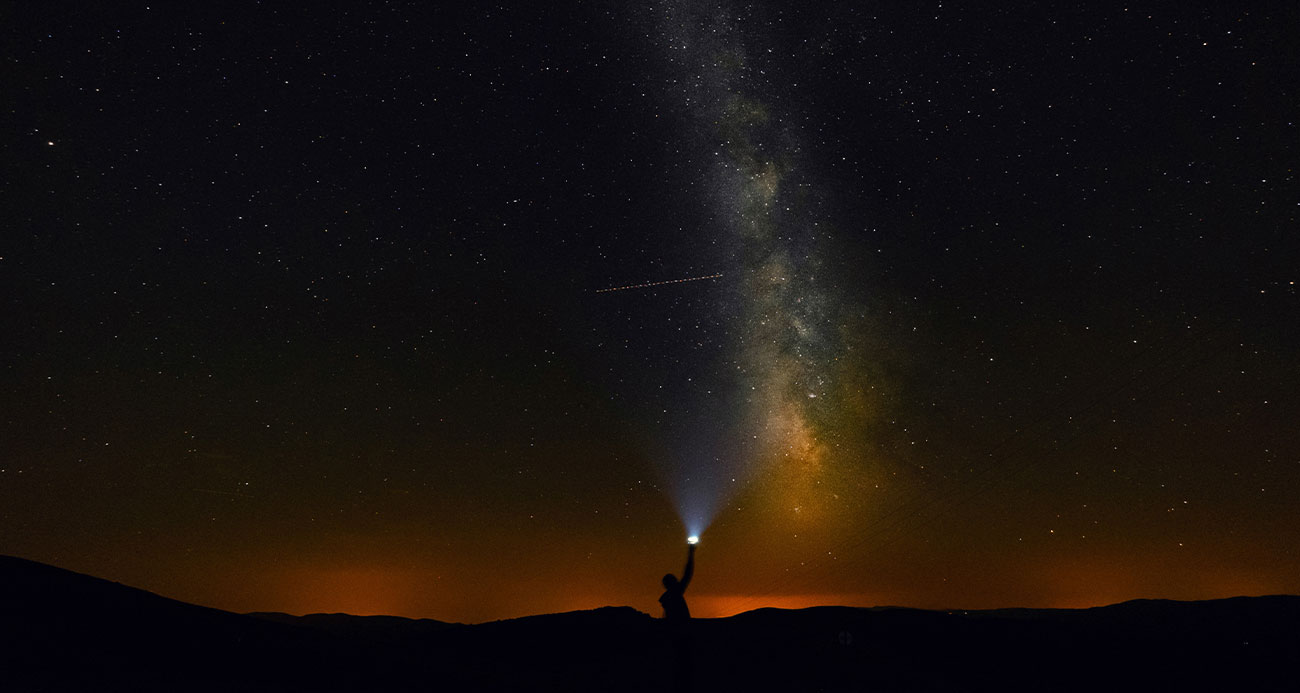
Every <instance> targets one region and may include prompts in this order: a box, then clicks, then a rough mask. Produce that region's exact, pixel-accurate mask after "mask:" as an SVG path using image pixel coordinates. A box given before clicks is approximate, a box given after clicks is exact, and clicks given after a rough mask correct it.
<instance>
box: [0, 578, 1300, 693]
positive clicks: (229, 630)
mask: <svg viewBox="0 0 1300 693" xmlns="http://www.w3.org/2000/svg"><path fill="white" fill-rule="evenodd" d="M0 588H2V589H3V592H0V594H3V596H2V597H0V615H2V616H3V618H2V619H0V623H3V629H2V631H0V632H2V637H3V641H2V642H0V645H3V650H2V651H3V654H0V663H2V664H3V666H2V667H0V671H2V672H3V675H2V676H3V680H0V688H2V689H3V690H11V691H42V690H51V691H53V690H189V691H196V690H197V691H206V690H212V691H216V690H222V691H226V690H245V691H247V690H266V691H270V690H304V691H306V690H312V691H319V690H532V691H536V690H602V691H627V690H634V691H650V690H670V689H671V688H672V671H673V667H674V657H675V655H674V653H673V650H672V648H671V646H670V643H669V641H668V637H667V633H666V632H665V631H664V630H663V629H662V627H661V626H662V625H663V624H662V623H660V622H659V621H657V620H656V619H654V618H652V617H650V616H648V615H646V614H643V613H640V612H638V611H636V610H634V609H631V608H627V607H607V608H602V609H597V610H594V611H583V612H572V613H565V614H549V615H544V616H533V617H528V618H520V619H513V620H509V621H498V622H493V623H485V624H480V625H462V624H451V623H442V622H439V621H432V620H411V619H403V618H396V617H356V616H348V615H343V614H333V615H325V614H316V615H311V616H303V617H295V616H289V615H285V614H247V615H244V614H234V613H229V612H224V611H219V610H216V609H208V608H204V607H199V606H194V605H191V604H185V603H182V602H178V601H174V600H170V599H166V598H163V597H159V596H157V595H154V594H151V593H148V592H144V591H141V590H136V589H133V588H130V587H126V586H123V585H120V584H117V583H112V582H108V581H105V580H100V579H97V578H92V577H88V576H84V575H79V574H76V573H72V572H68V571H65V570H61V569H58V568H54V567H51V566H47V565H43V564H39V563H34V562H30V561H26V560H23V559H18V558H11V557H0ZM692 625H693V632H692V633H691V637H692V639H693V651H694V659H695V670H694V672H693V673H694V676H693V679H694V680H693V685H694V688H695V690H702V691H706V690H779V691H910V690H937V691H962V690H999V691H1007V690H1058V691H1059V690H1109V691H1116V690H1148V691H1149V690H1206V691H1209V690H1216V691H1223V690H1252V691H1284V690H1286V691H1290V690H1295V689H1294V686H1295V683H1296V680H1297V674H1296V672H1297V670H1298V668H1297V665H1298V664H1300V661H1298V659H1300V656H1298V655H1297V653H1300V597H1295V596H1271V597H1240V598H1234V599H1220V600H1214V601H1205V602H1171V601H1158V600H1155V601H1148V600H1143V601H1132V602H1125V603H1123V604H1116V605H1113V606H1107V607H1100V608H1095V609H1079V610H1042V609H1006V610H996V611H955V612H937V611H921V610H916V609H903V608H876V609H857V608H847V607H819V608H812V609H802V610H797V611H786V610H777V609H760V610H757V611H752V612H748V613H744V614H740V615H738V616H734V617H731V618H724V619H703V620H697V621H695V622H694V623H693V624H692Z"/></svg>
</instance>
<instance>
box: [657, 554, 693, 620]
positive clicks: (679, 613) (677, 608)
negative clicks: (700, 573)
mask: <svg viewBox="0 0 1300 693" xmlns="http://www.w3.org/2000/svg"><path fill="white" fill-rule="evenodd" d="M687 546H688V547H689V548H687V549H686V569H685V570H683V571H682V579H681V580H678V579H677V576H676V575H673V574H672V573H668V574H667V575H665V576H664V594H663V596H662V597H660V598H659V603H660V604H663V606H664V618H666V619H668V620H669V621H688V620H690V618H691V610H690V609H688V608H687V607H686V597H685V593H686V587H687V585H690V584H691V576H692V575H694V574H695V544H688V545H687Z"/></svg>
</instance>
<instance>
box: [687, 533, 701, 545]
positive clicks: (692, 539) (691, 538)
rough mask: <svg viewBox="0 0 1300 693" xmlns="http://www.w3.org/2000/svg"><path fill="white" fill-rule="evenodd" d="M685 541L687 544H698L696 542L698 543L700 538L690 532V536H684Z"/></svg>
mask: <svg viewBox="0 0 1300 693" xmlns="http://www.w3.org/2000/svg"><path fill="white" fill-rule="evenodd" d="M686 543H687V544H698V543H700V538H699V537H697V536H695V535H694V534H692V535H691V536H689V537H686Z"/></svg>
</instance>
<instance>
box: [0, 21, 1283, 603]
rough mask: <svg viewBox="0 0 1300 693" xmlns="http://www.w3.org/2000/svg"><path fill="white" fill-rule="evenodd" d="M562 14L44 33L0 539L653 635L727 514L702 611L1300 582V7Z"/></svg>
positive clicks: (1220, 591)
mask: <svg viewBox="0 0 1300 693" xmlns="http://www.w3.org/2000/svg"><path fill="white" fill-rule="evenodd" d="M444 5H446V6H444ZM451 5H455V6H451ZM516 5H518V6H513V7H512V6H499V5H490V4H478V3H454V4H453V3H389V2H357V3H341V4H337V5H333V6H330V7H328V8H326V7H324V6H316V5H312V4H308V5H306V6H302V7H299V6H289V5H279V4H274V3H242V4H230V5H226V4H222V3H205V4H202V5H201V6H197V5H195V6H191V5H185V6H168V5H162V4H159V5H149V4H142V3H128V2H123V3H99V4H90V5H86V4H78V5H76V6H75V7H72V6H69V7H65V8H60V7H58V6H47V5H42V6H40V7H39V8H38V7H36V6H27V5H22V4H18V3H8V4H5V5H3V6H0V25H2V26H3V27H4V28H3V32H4V34H5V38H4V42H3V44H4V46H5V48H4V49H3V58H4V71H3V73H0V74H2V76H0V80H3V84H4V87H5V89H4V91H5V93H6V94H7V95H8V97H9V98H7V99H6V100H5V106H4V112H5V119H4V120H5V122H6V126H5V130H6V131H7V134H6V136H5V137H4V139H3V140H0V151H3V162H4V164H3V165H4V172H5V175H4V176H3V177H0V218H3V220H4V221H3V232H2V233H0V301H3V308H2V309H0V354H2V356H3V360H2V361H0V363H2V364H3V370H2V371H0V373H2V379H0V391H2V392H3V397H0V553H6V554H12V555H18V556H22V557H25V558H30V559H34V560H39V561H44V562H48V563H52V564H55V565H58V566H61V567H65V568H69V569H72V570H77V571H80V572H86V573H90V574H93V575H97V576H100V577H105V578H109V579H112V580H117V581H120V582H124V583H127V584H130V585H133V586H138V587H142V588H145V589H149V590H152V591H155V592H158V593H160V594H163V595H165V596H169V597H174V598H177V599H183V600H186V601H191V602H195V603H199V604H204V605H208V606H214V607H219V608H223V609H230V610H235V611H253V610H265V611H287V612H292V613H307V612H319V611H330V612H333V611H347V612H351V613H358V614H378V613H383V614H394V615H402V616H412V617H429V618H437V619H441V620H452V621H463V622H481V621H487V620H493V619H499V618H507V617H513V616H521V615H527V614H537V613H546V612H555V611H563V610H571V609H584V608H594V607H597V606H603V605H622V604H627V605H631V606H634V607H636V608H638V609H641V610H642V611H646V612H648V613H653V614H658V606H657V604H656V598H657V597H658V594H659V591H660V586H659V578H660V577H661V576H662V575H663V574H664V573H665V572H668V571H680V569H681V563H682V561H683V559H684V556H683V553H684V552H683V551H682V548H683V537H684V536H685V534H686V532H687V531H688V529H689V530H690V531H702V532H703V535H702V542H701V548H700V550H699V552H698V559H697V572H696V578H695V581H694V582H693V584H692V586H691V590H690V592H689V593H688V595H687V596H688V598H689V601H690V603H691V608H692V611H693V613H694V614H695V615H697V616H722V615H728V614H732V613H736V612H739V611H742V610H746V609H752V608H758V607H763V606H784V607H797V606H808V605H813V604H849V605H863V606H870V605H886V604H892V605H905V606H916V607H924V608H987V607H1003V606H1046V607H1067V606H1068V607H1077V606H1092V605H1099V604H1106V603H1112V602H1116V601H1121V600H1125V599H1132V598H1141V597H1147V598H1174V599H1203V598H1214V597H1225V596H1234V595H1243V594H1251V595H1253V594H1272V593H1284V592H1285V593H1298V592H1300V553H1298V552H1297V551H1296V549H1295V548H1294V547H1296V546H1300V500H1297V499H1300V426H1297V425H1296V424H1297V422H1298V421H1300V401H1297V398H1296V397H1297V395H1296V393H1297V392H1300V327H1297V325H1298V324H1300V321H1298V320H1297V318H1298V317H1300V296H1298V295H1297V290H1296V286H1295V281H1296V280H1297V279H1300V270H1297V267H1300V242H1298V241H1297V223H1296V222H1297V213H1298V212H1300V187H1298V186H1297V180H1296V171H1295V162H1296V161H1297V160H1300V137H1298V133H1297V127H1296V108H1295V104H1296V103H1297V102H1298V101H1300V65H1298V64H1297V59H1296V57H1295V51H1294V49H1293V45H1294V41H1293V37H1294V34H1295V31H1296V30H1297V29H1298V28H1300V9H1297V8H1296V7H1295V6H1293V5H1292V4H1289V3H1276V4H1270V3H1264V4H1260V5H1258V6H1256V7H1255V8H1253V9H1249V10H1244V9H1239V8H1235V7H1230V6H1228V5H1230V4H1224V3H1208V2H1205V3H1202V2H1181V3H1147V4H1138V5H1130V6H1128V7H1127V8H1125V7H1118V6H1102V5H1101V4H1095V3H1094V4H1086V3H1065V2H1055V1H1052V2H1034V3H995V4H990V3H935V2H930V3H909V4H907V6H906V7H897V6H895V5H894V4H893V3H867V2H842V3H840V2H832V3H807V5H809V6H808V7H805V6H804V5H805V4H804V3H780V2H766V3H759V2H755V3H745V2H735V3H727V2H719V1H718V0H710V1H708V2H688V1H687V0H667V1H664V2H648V3H641V4H634V5H636V6H635V7H627V6H625V5H627V4H626V3H606V2H574V3H558V4H556V3H516ZM993 5H996V6H993ZM678 280H690V281H678ZM622 287H632V288H622ZM608 289H618V290H614V291H609V290H608Z"/></svg>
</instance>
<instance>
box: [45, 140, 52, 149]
mask: <svg viewBox="0 0 1300 693" xmlns="http://www.w3.org/2000/svg"><path fill="white" fill-rule="evenodd" d="M45 144H46V146H49V147H53V146H54V141H53V140H48V141H46V142H45Z"/></svg>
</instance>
